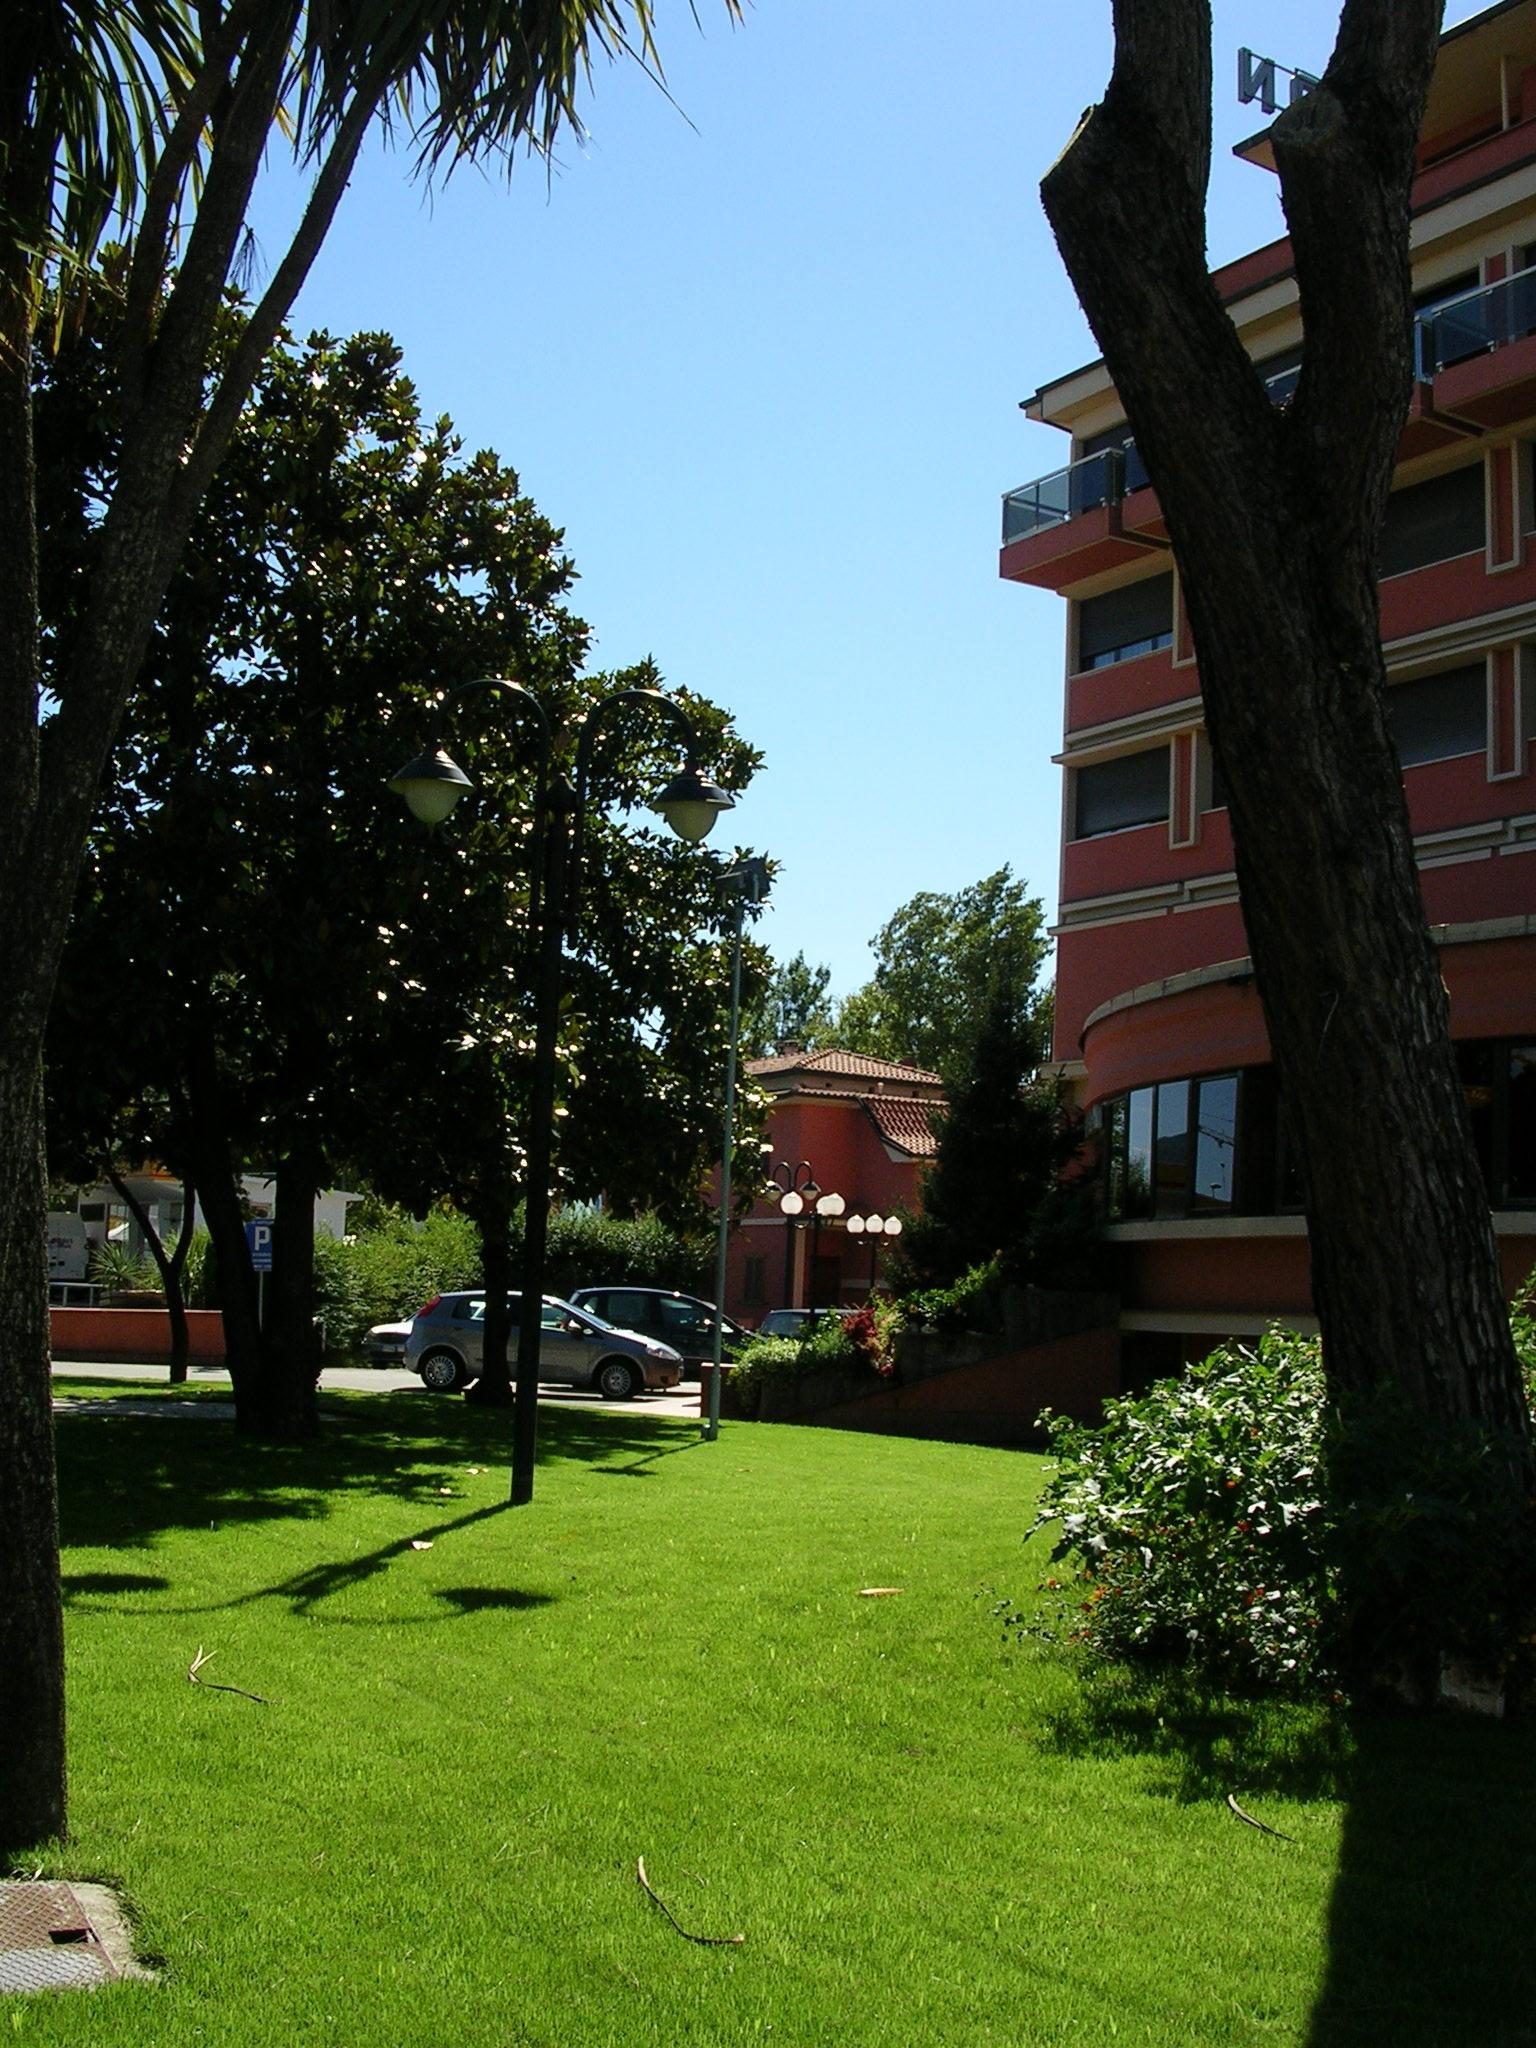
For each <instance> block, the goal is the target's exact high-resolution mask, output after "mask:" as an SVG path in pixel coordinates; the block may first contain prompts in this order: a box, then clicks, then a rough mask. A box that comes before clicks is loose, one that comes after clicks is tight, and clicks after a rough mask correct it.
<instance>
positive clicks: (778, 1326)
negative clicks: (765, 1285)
mask: <svg viewBox="0 0 1536 2048" xmlns="http://www.w3.org/2000/svg"><path fill="white" fill-rule="evenodd" d="M849 1313H850V1311H848V1310H845V1309H837V1308H771V1309H769V1311H768V1313H767V1315H765V1316H764V1317H763V1320H762V1321H761V1322H760V1323H759V1324H758V1326H757V1334H758V1335H759V1337H808V1336H809V1335H810V1334H811V1329H812V1326H813V1325H814V1324H816V1323H825V1322H830V1321H832V1320H834V1319H836V1320H839V1321H846V1319H847V1316H848V1314H849Z"/></svg>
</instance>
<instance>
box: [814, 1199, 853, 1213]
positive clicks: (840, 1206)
mask: <svg viewBox="0 0 1536 2048" xmlns="http://www.w3.org/2000/svg"><path fill="white" fill-rule="evenodd" d="M846 1207H847V1204H846V1203H845V1202H844V1200H843V1198H842V1196H841V1195H837V1194H832V1195H823V1196H822V1197H821V1199H820V1200H819V1201H818V1202H817V1204H816V1214H817V1215H818V1216H841V1215H842V1213H843V1210H844V1209H845V1208H846Z"/></svg>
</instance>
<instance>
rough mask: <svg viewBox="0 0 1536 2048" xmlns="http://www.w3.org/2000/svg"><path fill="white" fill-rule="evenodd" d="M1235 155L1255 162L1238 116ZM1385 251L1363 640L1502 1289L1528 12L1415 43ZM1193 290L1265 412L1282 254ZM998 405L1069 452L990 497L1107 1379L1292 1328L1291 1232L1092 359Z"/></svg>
mask: <svg viewBox="0 0 1536 2048" xmlns="http://www.w3.org/2000/svg"><path fill="white" fill-rule="evenodd" d="M1238 154H1239V155H1241V156H1244V157H1246V158H1247V159H1248V160H1249V161H1250V162H1252V163H1254V164H1256V165H1260V166H1269V167H1272V160H1271V159H1270V158H1269V156H1268V151H1267V145H1266V140H1265V138H1264V136H1262V135H1261V136H1258V137H1256V138H1255V139H1254V140H1252V141H1251V142H1248V143H1245V144H1244V145H1242V146H1241V148H1240V149H1239V151H1238ZM1412 253H1413V277H1414V286H1415V295H1416V305H1417V308H1418V311H1417V315H1416V319H1415V329H1414V346H1415V350H1416V363H1417V384H1416V388H1415V391H1414V397H1413V404H1412V408H1411V412H1410V415H1409V419H1408V423H1407V426H1406V428H1405V430H1404V433H1403V439H1402V446H1401V449H1400V451H1399V460H1398V469H1397V475H1396V479H1395V482H1394V486H1393V494H1392V498H1391V500H1390V504H1389V509H1388V513H1387V518H1386V524H1385V529H1384V532H1383V536H1382V543H1381V577H1382V581H1381V629H1382V636H1383V641H1384V644H1385V648H1386V657H1387V668H1388V674H1389V685H1390V700H1391V716H1392V720H1393V725H1394V729H1395V732H1396V737H1397V743H1398V750H1399V753H1400V755H1401V758H1402V762H1403V776H1404V782H1405V785H1406V788H1407V792H1408V801H1409V809H1410V816H1411V819H1412V825H1413V831H1414V838H1415V846H1416V850H1417V854H1418V860H1419V869H1420V874H1421V877H1422V884H1423V891H1424V901H1425V905H1426V908H1427V910H1428V914H1429V918H1430V921H1431V923H1432V925H1433V927H1434V930H1435V936H1436V939H1437V941H1438V944H1439V947H1440V953H1441V961H1442V966H1443V972H1444V977H1445V982H1446V985H1447V987H1448V989H1449V991H1450V996H1451V1028H1452V1033H1453V1036H1454V1038H1455V1040H1456V1043H1457V1048H1458V1051H1459V1054H1460V1058H1461V1063H1462V1070H1463V1073H1464V1076H1465V1081H1466V1099H1467V1108H1468V1114H1469V1117H1470V1119H1471V1123H1472V1129H1473V1132H1474V1134H1475V1137H1476V1141H1477V1145H1478V1149H1479V1153H1480V1156H1481V1159H1482V1164H1483V1170H1484V1173H1485V1175H1486V1178H1487V1182H1488V1190H1489V1199H1490V1202H1491V1204H1492V1206H1493V1211H1494V1216H1495V1222H1496V1226H1497V1230H1498V1235H1499V1241H1500V1248H1501V1251H1502V1254H1503V1261H1504V1271H1505V1277H1506V1280H1507V1281H1508V1283H1509V1284H1510V1285H1511V1286H1514V1285H1516V1284H1517V1283H1518V1282H1519V1281H1520V1280H1522V1279H1523V1278H1524V1277H1525V1275H1526V1274H1527V1273H1528V1272H1529V1271H1530V1269H1531V1267H1532V1265H1533V1264H1536V774H1533V771H1532V758H1531V750H1532V744H1533V741H1536V488H1533V474H1532V464H1533V448H1536V0H1502V4H1500V5H1497V6H1493V7H1489V8H1487V9H1485V10H1484V11H1483V12H1482V13H1481V14H1479V15H1477V16H1475V17H1474V18H1473V19H1471V20H1469V21H1466V22H1463V23H1462V24H1460V25H1459V26H1458V27H1456V28H1453V29H1450V30H1448V31H1447V32H1446V34H1445V35H1444V36H1443V38H1442V40H1441V52H1440V58H1439V62H1438V66H1437V69H1436V73H1435V80H1434V84H1433V87H1432V88H1431V92H1430V96H1429V102H1428V107H1427V111H1426V116H1425V122H1424V129H1423V137H1422V141H1421V145H1420V172H1419V177H1418V180H1417V183H1416V185H1415V188H1414V198H1413V222H1412ZM1216 280H1217V284H1218V287H1219V289H1220V291H1221V293H1222V296H1223V299H1224V300H1225V302H1226V304H1227V307H1228V309H1229V311H1230V313H1231V315H1232V318H1233V320H1234V321H1235V322H1236V323H1237V326H1238V329H1239V331H1240V332H1241V334H1242V336H1243V339H1244V341H1245V343H1246V344H1247V347H1248V349H1249V353H1250V354H1251V356H1252V357H1253V359H1254V361H1255V362H1256V363H1257V364H1258V365H1259V366H1260V367H1261V369H1262V370H1263V371H1264V373H1265V375H1266V378H1267V379H1268V381H1269V383H1270V387H1271V391H1272V394H1273V396H1274V399H1275V402H1276V403H1277V404H1279V403H1283V402H1284V400H1285V398H1286V397H1287V396H1288V394H1289V392H1290V390H1291V389H1292V388H1294V385H1295V381H1296V376H1297V369H1298V364H1299V362H1300V355H1301V326H1300V316H1299V311H1298V305H1297V293H1296V281H1295V276H1294V272H1293V269H1292V264H1291V252H1290V246H1289V244H1288V243H1287V242H1285V241H1280V242H1275V243H1272V244H1270V245H1269V246H1268V247H1267V248H1262V249H1258V250H1255V251H1254V253H1253V254H1251V255H1249V256H1245V257H1243V258H1242V259H1241V260H1240V261H1238V262H1235V263H1231V264H1228V265H1227V266H1226V267H1225V268H1224V269H1222V270H1220V271H1218V272H1217V274H1216ZM1024 409H1025V411H1026V412H1027V414H1028V415H1029V417H1030V418H1031V419H1035V420H1041V421H1046V422H1049V423H1050V424H1051V425H1052V426H1057V427H1060V428H1061V429H1062V430H1063V431H1064V432H1065V433H1068V434H1070V435H1071V437H1072V458H1071V461H1070V463H1069V464H1068V465H1067V466H1066V467H1065V468H1063V469H1060V470H1058V471H1056V472H1055V473H1054V474H1053V475H1050V476H1047V477H1043V478H1041V479H1039V480H1038V481H1037V482H1035V483H1033V484H1029V485H1027V486H1025V487H1024V488H1023V489H1022V490H1018V491H1014V492H1011V493H1010V494H1009V495H1008V497H1007V498H1006V499H1005V500H1004V504H1003V547H1002V562H1001V570H1002V574H1003V575H1004V576H1005V577H1010V578H1012V579H1014V580H1016V581H1018V582H1021V583H1032V584H1036V585H1039V586H1043V587H1045V588H1047V589H1050V590H1055V591H1058V592H1060V593H1061V595H1062V596H1063V597H1065V598H1066V599H1067V601H1068V603H1067V659H1066V680H1065V695H1066V713H1065V720H1064V727H1065V730H1064V740H1063V747H1062V753H1061V756H1060V760H1061V766H1062V770H1063V776H1062V780H1063V804H1062V849H1061V890H1060V913H1059V923H1058V927H1057V934H1056V936H1057V941H1058V964H1057V983H1056V1046H1055V1052H1056V1058H1057V1060H1058V1061H1059V1062H1060V1064H1061V1067H1062V1070H1063V1072H1064V1073H1065V1075H1066V1076H1067V1077H1068V1079H1069V1080H1070V1081H1071V1082H1072V1084H1073V1087H1074V1089H1075V1092H1076V1094H1077V1096H1078V1098H1079V1100H1080V1101H1081V1102H1082V1103H1083V1104H1084V1105H1085V1106H1086V1107H1087V1108H1088V1109H1089V1111H1090V1120H1091V1122H1092V1123H1093V1125H1094V1126H1095V1127H1096V1128H1097V1130H1098V1133H1099V1140H1100V1143H1099V1154H1100V1167H1101V1171H1102V1174H1103V1180H1104V1195H1105V1203H1106V1213H1107V1216H1108V1219H1109V1222H1108V1230H1109V1235H1110V1238H1111V1239H1112V1240H1113V1241H1114V1243H1115V1244H1116V1245H1117V1246H1118V1248H1119V1261H1118V1262H1119V1265H1120V1282H1121V1299H1122V1303H1123V1312H1122V1317H1121V1330H1122V1370H1123V1375H1124V1378H1125V1379H1126V1381H1127V1383H1128V1384H1135V1383H1138V1382H1139V1381H1140V1380H1142V1379H1143V1378H1145V1377H1146V1376H1147V1375H1148V1374H1149V1373H1151V1372H1154V1371H1161V1370H1166V1369H1169V1368H1170V1367H1172V1366H1174V1365H1176V1364H1177V1363H1178V1362H1179V1361H1180V1360H1181V1359H1182V1358H1186V1357H1190V1356H1198V1355H1199V1353H1200V1351H1201V1349H1202V1348H1204V1347H1207V1346H1208V1344H1209V1342H1210V1341H1211V1340H1213V1339H1215V1338H1216V1337H1218V1336H1221V1335H1226V1334H1248V1333H1253V1332H1256V1331H1258V1330H1260V1329H1262V1328H1263V1327H1264V1325H1265V1324H1266V1323H1267V1322H1268V1321H1269V1320H1270V1319H1271V1318H1273V1317H1276V1316H1279V1317H1282V1318H1284V1319H1285V1320H1287V1321H1288V1322H1290V1323H1292V1324H1293V1325H1300V1326H1302V1327H1315V1321H1314V1320H1313V1318H1312V1315H1311V1309H1312V1303H1311V1298H1310V1293H1309V1285H1308V1261H1307V1248H1306V1226H1305V1222H1304V1220H1303V1218H1302V1215H1301V1213H1300V1205H1299V1198H1298V1191H1297V1186H1296V1182H1295V1176H1294V1173H1293V1172H1292V1170H1291V1168H1290V1165H1289V1163H1288V1160H1287V1156H1286V1138H1285V1129H1284V1121H1283V1117H1282V1115H1281V1112H1280V1104H1279V1102H1278V1100H1277V1093H1276V1087H1275V1082H1274V1069H1273V1066H1272V1063H1271V1060H1270V1054H1269V1048H1268V1044H1267V1041H1266V1037H1265V1031H1264V1022H1263V1017H1262V1014H1261V1010H1260V1005H1259V1002H1258V998H1257V996H1256V994H1255V992H1254V987H1253V978H1252V971H1251V965H1250V962H1249V960H1248V957H1247V951H1248V949H1247V943H1246V939H1245V935H1244V929H1243V913H1242V906H1241V903H1240V902H1239V900H1238V894H1237V882H1236V877H1235V875H1234V873H1233V862H1232V844H1231V833H1230V830H1229V826H1228V819H1227V812H1226V809H1225V807H1224V805H1223V802H1222V791H1221V784H1220V778H1219V776H1218V775H1217V774H1216V772H1215V764H1214V762H1213V760H1212V756H1211V751H1210V747H1209V745H1208V742H1207V739H1206V734H1205V730H1204V726H1203V723H1202V716H1201V699H1200V678H1199V673H1198V670H1197V667H1196V663H1195V658H1194V651H1193V648H1192V646H1191V644H1190V639H1189V634H1188V631H1187V628H1186V625H1185V620H1184V615H1183V610H1182V607H1181V605H1180V601H1179V575H1178V567H1177V564H1176V563H1175V562H1174V561H1173V558H1172V555H1171V553H1170V551H1169V547H1168V540H1167V531H1166V528H1165V527H1164V525H1163V523H1162V520H1161V518H1160V515H1159V509H1158V503H1157V495H1156V493H1155V492H1154V491H1153V490H1152V489H1151V487H1150V485H1149V484H1148V481H1147V476H1146V472H1145V471H1144V469H1143V468H1142V467H1141V465H1140V463H1139V461H1138V459H1137V454H1136V447H1135V443H1134V441H1133V440H1132V439H1131V438H1130V434H1129V429H1128V427H1127V425H1126V421H1125V416H1124V412H1123V409H1122V407H1121V405H1120V402H1119V400H1118V398H1117V396H1116V394H1115V391H1114V388H1113V386H1112V385H1111V383H1110V381H1109V377H1108V374H1107V372H1106V370H1105V368H1104V365H1103V364H1102V363H1093V364H1090V365H1089V366H1088V367H1087V368H1086V369H1081V370H1077V371H1074V372H1073V373H1072V374H1071V375H1069V376H1066V377H1062V378H1059V379H1057V380H1056V381H1055V382H1053V383H1050V384H1047V385H1045V386H1044V387H1043V388H1042V389H1041V390H1040V391H1038V392H1037V393H1036V394H1035V396H1034V397H1033V398H1031V399H1028V400H1027V401H1025V407H1024ZM1190 420H1191V428H1192V430H1197V429H1198V420H1199V408H1198V405H1197V404H1196V403H1195V402H1194V401H1193V400H1192V402H1191V408H1190ZM1391 1199H1392V1191H1391V1190H1390V1189H1389V1188H1383V1189H1382V1190H1381V1200H1382V1203H1383V1206H1384V1208H1385V1206H1386V1205H1388V1204H1390V1202H1391Z"/></svg>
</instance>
